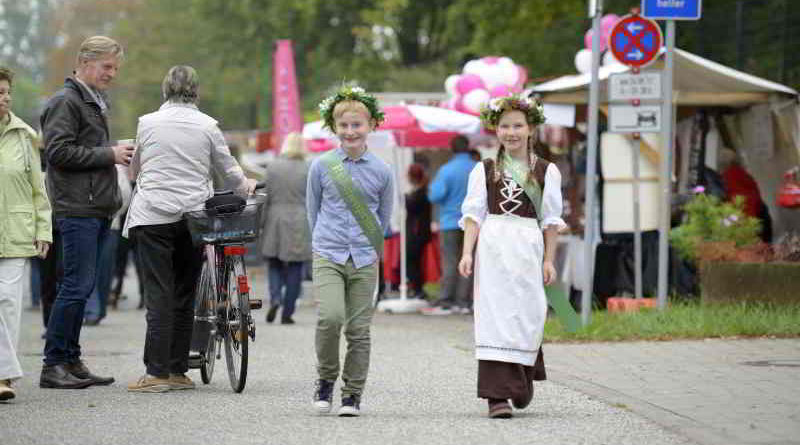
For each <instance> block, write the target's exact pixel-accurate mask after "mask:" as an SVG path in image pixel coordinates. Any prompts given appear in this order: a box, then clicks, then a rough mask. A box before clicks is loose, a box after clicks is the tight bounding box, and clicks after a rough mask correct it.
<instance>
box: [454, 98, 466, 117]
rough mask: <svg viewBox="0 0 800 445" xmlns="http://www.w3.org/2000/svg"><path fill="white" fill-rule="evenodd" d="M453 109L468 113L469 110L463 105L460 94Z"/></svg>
mask: <svg viewBox="0 0 800 445" xmlns="http://www.w3.org/2000/svg"><path fill="white" fill-rule="evenodd" d="M453 109H454V110H456V111H460V112H462V113H469V110H467V108H466V107H465V106H464V100H463V98H462V97H461V96H459V97H458V98H457V99H456V104H455V106H454V107H453Z"/></svg>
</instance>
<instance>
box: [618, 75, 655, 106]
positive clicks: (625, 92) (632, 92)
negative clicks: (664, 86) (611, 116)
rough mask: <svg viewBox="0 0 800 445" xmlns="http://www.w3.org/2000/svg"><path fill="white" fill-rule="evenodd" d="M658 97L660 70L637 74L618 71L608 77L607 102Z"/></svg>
mask: <svg viewBox="0 0 800 445" xmlns="http://www.w3.org/2000/svg"><path fill="white" fill-rule="evenodd" d="M660 99H661V72H660V71H648V72H641V73H639V74H630V73H619V74H612V75H611V76H610V77H609V83H608V100H609V102H616V101H630V100H660Z"/></svg>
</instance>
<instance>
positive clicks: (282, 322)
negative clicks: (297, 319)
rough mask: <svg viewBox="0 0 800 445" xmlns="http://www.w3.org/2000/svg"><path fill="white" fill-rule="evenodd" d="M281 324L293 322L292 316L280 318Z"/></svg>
mask: <svg viewBox="0 0 800 445" xmlns="http://www.w3.org/2000/svg"><path fill="white" fill-rule="evenodd" d="M281 324H294V320H292V317H286V318H281Z"/></svg>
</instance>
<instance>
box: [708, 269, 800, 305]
mask: <svg viewBox="0 0 800 445" xmlns="http://www.w3.org/2000/svg"><path fill="white" fill-rule="evenodd" d="M700 294H701V300H702V301H703V302H704V303H717V302H733V301H761V302H772V303H787V304H798V303H800V263H783V262H773V263H734V262H708V263H705V264H703V265H702V266H701V268H700Z"/></svg>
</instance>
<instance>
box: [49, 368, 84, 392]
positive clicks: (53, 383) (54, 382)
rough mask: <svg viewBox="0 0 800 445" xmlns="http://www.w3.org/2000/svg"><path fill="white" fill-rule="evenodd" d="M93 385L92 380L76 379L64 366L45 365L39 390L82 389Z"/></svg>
mask: <svg viewBox="0 0 800 445" xmlns="http://www.w3.org/2000/svg"><path fill="white" fill-rule="evenodd" d="M91 385H92V381H91V380H89V379H81V378H78V377H75V376H74V375H72V373H70V372H69V371H68V370H67V368H66V366H65V365H63V364H59V365H50V366H47V365H45V366H43V367H42V374H41V375H40V376H39V388H56V389H81V388H86V387H87V386H91Z"/></svg>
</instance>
